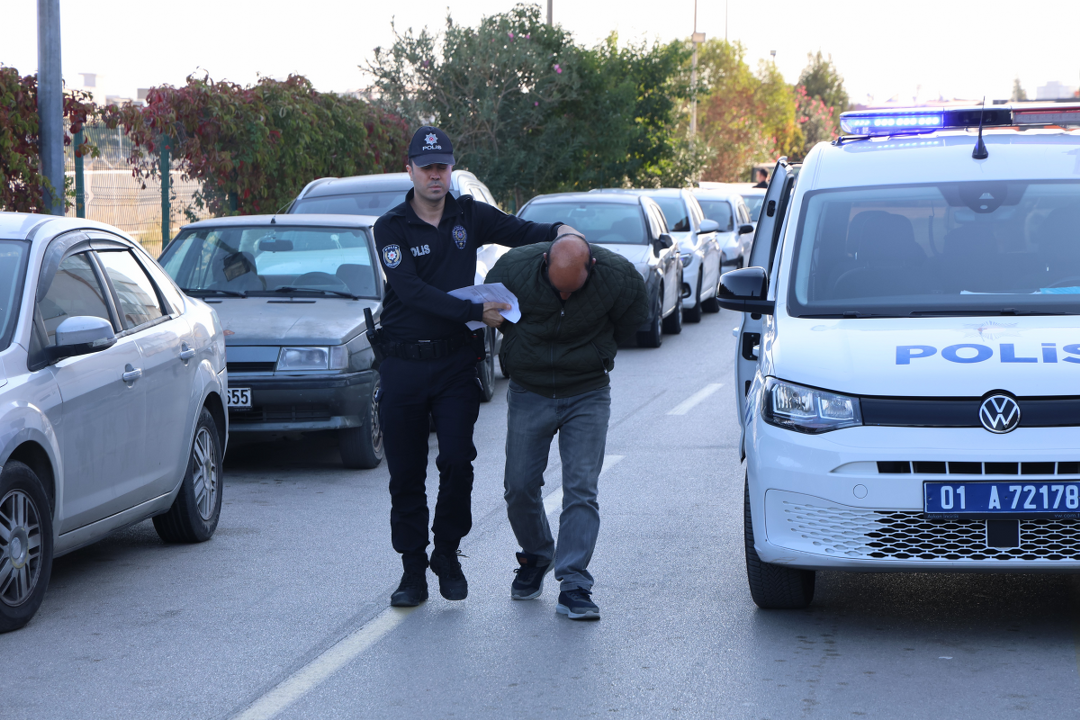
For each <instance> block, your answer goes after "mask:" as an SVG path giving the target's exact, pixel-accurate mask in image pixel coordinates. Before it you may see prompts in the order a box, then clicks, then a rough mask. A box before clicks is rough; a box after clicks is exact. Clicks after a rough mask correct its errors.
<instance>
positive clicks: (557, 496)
mask: <svg viewBox="0 0 1080 720" xmlns="http://www.w3.org/2000/svg"><path fill="white" fill-rule="evenodd" d="M624 457H626V456H625V455H605V456H604V467H602V468H600V474H601V475H603V474H604V473H606V472H607V471H608V470H610V469H611V468H613V467H615V466H616V465H618V464H619V463H620V462H621V461H622V459H623V458H624ZM562 495H563V493H562V483H561V482H560V483H559V486H558V487H557V488H555V489H554V490H552V491H551V492H550V493H548V496H547V497H546V498H544V512H545V513H547V514H548V515H550V514H551V513H552V512H554V511H555V510H557V509H558V508H560V507H562Z"/></svg>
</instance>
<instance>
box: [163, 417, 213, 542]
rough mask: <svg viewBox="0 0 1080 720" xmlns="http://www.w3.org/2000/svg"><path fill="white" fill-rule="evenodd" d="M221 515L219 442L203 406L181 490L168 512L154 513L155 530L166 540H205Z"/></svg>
mask: <svg viewBox="0 0 1080 720" xmlns="http://www.w3.org/2000/svg"><path fill="white" fill-rule="evenodd" d="M220 516H221V441H220V440H219V439H218V432H217V425H216V424H215V423H214V416H213V415H211V414H210V411H209V410H207V409H206V408H205V407H204V408H203V409H202V411H201V412H200V413H199V424H198V425H196V426H195V439H194V440H192V442H191V454H190V455H189V456H188V463H187V472H186V473H184V481H183V482H182V483H180V492H178V493H177V494H176V499H175V500H173V504H172V507H171V508H169V510H168V512H166V513H164V514H162V515H155V516H154V529H155V530H157V533H158V535H159V536H160V537H161V539H162V540H164V541H165V542H167V543H196V542H205V541H206V540H209V539H210V538H211V537H212V536H213V534H214V530H216V529H217V524H218V518H219V517H220Z"/></svg>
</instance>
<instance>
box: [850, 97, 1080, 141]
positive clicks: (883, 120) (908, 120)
mask: <svg viewBox="0 0 1080 720" xmlns="http://www.w3.org/2000/svg"><path fill="white" fill-rule="evenodd" d="M980 116H982V124H983V126H984V127H994V126H998V127H1010V126H1040V125H1042V126H1045V125H1061V126H1067V125H1073V126H1075V125H1080V104H1077V103H1069V104H1063V103H1044V104H1035V103H1025V104H1023V105H1016V106H1012V105H992V106H989V107H985V108H983V107H948V108H903V109H894V110H858V111H855V112H846V113H841V114H840V129H841V130H842V131H843V132H844V133H846V134H848V135H882V136H887V135H901V134H903V135H907V134H911V133H927V132H934V131H935V130H946V129H953V128H971V127H978V126H979V119H980Z"/></svg>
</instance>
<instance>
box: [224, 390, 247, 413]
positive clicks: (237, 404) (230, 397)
mask: <svg viewBox="0 0 1080 720" xmlns="http://www.w3.org/2000/svg"><path fill="white" fill-rule="evenodd" d="M225 398H226V400H227V401H228V405H229V407H231V408H249V407H251V388H229V390H228V391H227V392H226V393H225Z"/></svg>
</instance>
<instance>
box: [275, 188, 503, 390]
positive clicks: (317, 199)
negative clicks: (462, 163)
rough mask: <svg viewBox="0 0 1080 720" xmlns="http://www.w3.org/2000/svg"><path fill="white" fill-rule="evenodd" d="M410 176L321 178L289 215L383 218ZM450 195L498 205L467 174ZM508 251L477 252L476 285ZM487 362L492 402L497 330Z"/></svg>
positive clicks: (479, 369) (491, 333)
mask: <svg viewBox="0 0 1080 720" xmlns="http://www.w3.org/2000/svg"><path fill="white" fill-rule="evenodd" d="M412 186H413V184H412V180H410V179H409V174H408V173H403V172H401V173H384V174H381V175H356V176H354V177H345V178H335V177H327V178H319V179H318V180H313V181H312V182H310V183H308V184H307V186H306V187H305V188H304V189H303V190H301V191H300V194H299V195H298V196H297V197H296V200H294V201H293V203H292V205H290V206H289V210H288V211H289V213H335V214H344V215H382V214H383V213H385V212H386V211H387V210H389V209H390V208H392V207H394V206H396V205H398V204H400V203H401V202H402V201H403V200H404V199H405V194H406V193H407V192H409V190H411V189H412ZM450 194H451V195H453V196H454V197H460V196H462V195H471V196H472V197H473V199H475V200H477V201H478V202H484V203H487V204H489V205H495V206H496V207H497V204H496V202H495V198H494V197H493V196H492V195H491V191H490V190H488V189H487V186H486V185H484V183H482V182H480V181H479V180H477V179H476V176H475V175H473V174H472V173H471V172H469V171H468V170H454V171H453V172H452V173H450ZM506 250H507V248H505V247H503V246H502V245H494V244H492V245H484V246H483V247H481V248H480V249H479V250H477V251H476V279H475V282H476V284H477V285H479V284H481V283H483V282H484V278H485V277H486V276H487V271H488V268H490V267H492V266H493V265H494V264H495V261H496V260H498V259H499V258H500V257H502V256H503V253H505V252H506ZM485 342H486V343H487V349H488V353H487V358H486V359H485V360H484V361H482V362H480V363H477V366H476V374H477V376H479V378H480V384H481V386H482V387H483V390H484V392H483V394H482V395H481V398H482V400H483V401H484V402H487V401H489V400H491V398H492V396H493V395H494V393H495V356H496V355H498V352H499V346H500V345H501V344H502V334H501V333H499V332H498V331H497V330H495V329H494V328H485Z"/></svg>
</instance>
